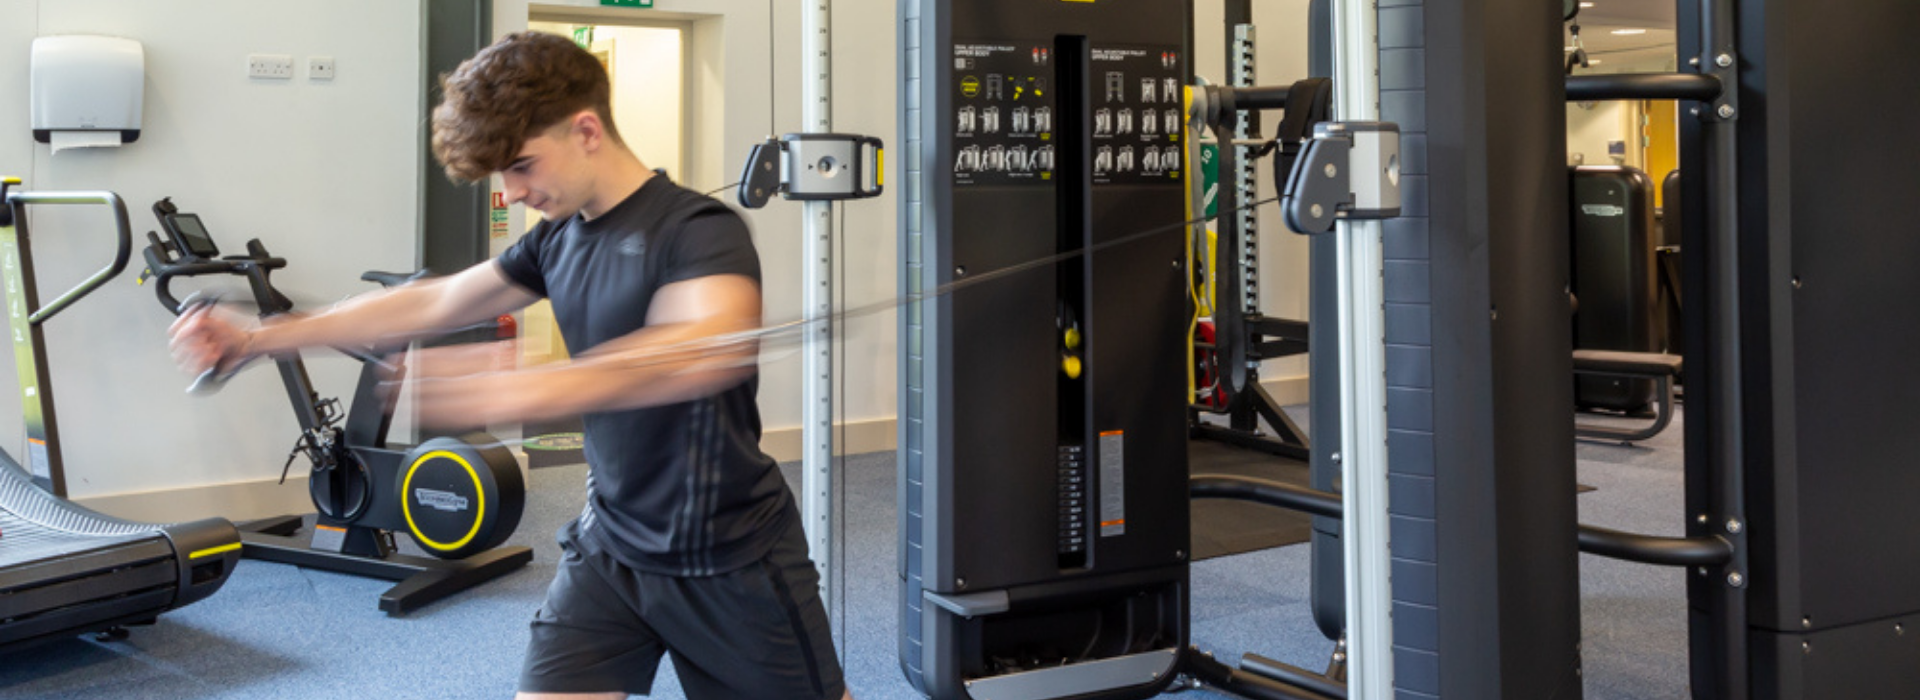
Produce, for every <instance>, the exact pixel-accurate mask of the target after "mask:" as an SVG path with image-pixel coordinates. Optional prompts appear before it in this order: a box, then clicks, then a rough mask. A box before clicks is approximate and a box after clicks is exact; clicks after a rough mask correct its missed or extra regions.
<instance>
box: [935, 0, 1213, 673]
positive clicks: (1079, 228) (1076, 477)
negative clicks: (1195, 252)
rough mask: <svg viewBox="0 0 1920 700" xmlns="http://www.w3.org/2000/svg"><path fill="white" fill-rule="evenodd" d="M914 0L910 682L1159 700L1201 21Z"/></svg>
mask: <svg viewBox="0 0 1920 700" xmlns="http://www.w3.org/2000/svg"><path fill="white" fill-rule="evenodd" d="M899 7H900V18H901V24H900V26H901V32H902V34H901V41H900V46H901V48H902V51H901V55H902V62H903V64H902V67H901V71H900V75H901V76H902V86H901V95H902V104H901V113H900V123H901V124H902V125H903V131H904V133H903V135H904V137H905V138H904V139H903V140H904V142H905V152H906V154H907V156H906V165H905V178H904V179H905V186H904V187H902V188H901V191H902V193H903V196H904V197H905V198H906V201H905V203H904V205H903V206H901V207H900V212H901V229H900V230H901V235H902V237H903V238H902V242H901V246H900V250H901V269H902V271H903V274H902V279H901V292H902V295H903V296H904V297H906V298H909V299H915V300H916V301H914V302H913V303H910V304H907V305H905V306H903V307H902V310H901V317H900V328H901V339H900V346H901V347H902V348H904V349H905V361H904V362H902V363H901V367H900V371H901V376H900V387H901V397H900V407H901V408H900V410H901V413H902V417H903V420H902V421H901V434H900V445H901V447H900V455H899V465H900V479H899V484H900V486H899V488H900V493H899V502H900V504H901V505H900V528H899V530H900V533H901V534H900V537H901V542H900V550H899V551H900V561H899V564H898V566H899V573H900V580H901V588H900V594H901V601H900V615H901V618H900V620H901V624H900V629H901V634H900V661H901V667H902V670H903V671H904V672H905V673H906V675H907V677H908V679H909V680H910V681H911V682H912V683H913V684H914V686H915V687H916V688H918V689H919V690H920V691H921V692H922V693H924V694H926V695H928V696H930V697H934V698H942V699H945V698H981V699H986V698H1009V697H1021V698H1043V697H1074V698H1086V699H1094V698H1144V697H1150V696H1152V695H1155V694H1157V693H1158V692H1160V691H1161V690H1162V689H1164V688H1165V687H1166V686H1167V684H1168V683H1169V682H1170V681H1171V680H1172V678H1173V676H1174V674H1175V668H1176V664H1177V662H1178V659H1179V657H1180V652H1181V650H1182V649H1183V648H1184V647H1185V646H1186V642H1187V636H1188V631H1187V601H1188V571H1187V561H1188V551H1187V550H1188V542H1189V530H1188V527H1189V525H1188V502H1187V488H1186V480H1187V463H1186V428H1185V402H1186V398H1185V390H1186V386H1185V378H1184V374H1183V372H1184V371H1185V361H1186V355H1185V348H1184V347H1183V346H1182V343H1183V340H1184V336H1185V333H1184V330H1185V328H1186V324H1187V318H1188V315H1189V310H1188V306H1187V303H1188V302H1187V298H1188V297H1187V291H1186V289H1185V280H1186V275H1187V272H1186V271H1187V264H1188V263H1187V260H1186V252H1185V246H1184V245H1183V236H1182V232H1183V231H1184V227H1183V226H1181V225H1179V222H1181V221H1182V220H1184V219H1185V218H1186V217H1185V205H1184V195H1183V190H1182V184H1181V183H1182V178H1181V175H1182V172H1181V171H1182V168H1183V167H1184V166H1185V163H1184V160H1185V156H1184V143H1183V141H1182V139H1183V136H1182V134H1181V129H1180V128H1179V125H1180V123H1181V122H1182V120H1183V115H1182V113H1181V88H1182V87H1183V86H1185V85H1186V84H1188V83H1189V82H1190V79H1189V78H1190V76H1191V74H1192V68H1191V65H1190V63H1189V56H1190V55H1191V44H1192V41H1191V30H1190V27H1189V22H1190V20H1189V18H1190V17H1191V14H1192V13H1191V10H1192V8H1191V6H1190V3H1188V2H1166V1H1165V0H1101V1H1100V2H1094V3H1083V2H1031V1H1028V0H968V1H964V2H962V1H955V0H903V1H902V2H901V3H900V6H899Z"/></svg>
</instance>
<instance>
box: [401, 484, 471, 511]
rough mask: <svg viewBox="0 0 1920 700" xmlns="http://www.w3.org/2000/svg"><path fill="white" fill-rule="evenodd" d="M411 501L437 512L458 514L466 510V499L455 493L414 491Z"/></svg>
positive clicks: (431, 490) (429, 490)
mask: <svg viewBox="0 0 1920 700" xmlns="http://www.w3.org/2000/svg"><path fill="white" fill-rule="evenodd" d="M413 500H415V501H419V502H420V505H423V506H426V507H428V508H432V509H434V510H438V511H444V512H448V513H458V512H460V511H463V510H466V509H467V497H466V496H462V495H460V494H457V493H449V492H446V491H435V490H433V489H414V490H413Z"/></svg>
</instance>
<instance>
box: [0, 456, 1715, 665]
mask: <svg viewBox="0 0 1920 700" xmlns="http://www.w3.org/2000/svg"><path fill="white" fill-rule="evenodd" d="M1680 434H1681V428H1680V423H1679V421H1678V420H1676V421H1675V424H1674V425H1673V426H1672V427H1670V428H1668V429H1667V431H1666V432H1665V433H1663V434H1662V435H1660V436H1659V437H1658V438H1656V439H1654V440H1652V441H1650V442H1648V443H1646V444H1645V445H1644V446H1639V447H1623V446H1618V445H1608V444H1597V443H1582V444H1581V445H1580V447H1579V450H1578V451H1579V456H1580V465H1579V480H1580V482H1581V483H1583V484H1590V485H1593V486H1596V487H1598V490H1596V491H1593V492H1590V493H1586V494H1583V495H1581V496H1580V504H1581V515H1582V518H1583V520H1584V521H1586V522H1589V523H1594V524H1599V525H1606V526H1609V527H1616V528H1627V529H1634V530H1640V531H1647V532H1654V533H1661V534H1679V533H1680V531H1681V529H1682V528H1681V515H1680V513H1681V511H1680V507H1681V473H1680V464H1681V461H1680ZM785 467H786V471H787V475H788V478H789V479H790V480H792V479H794V478H796V476H797V473H796V472H797V470H796V469H795V467H794V465H785ZM845 473H846V474H847V475H848V479H847V480H846V484H845V497H844V503H845V504H846V506H847V508H846V513H847V517H846V520H845V523H844V532H845V534H844V537H842V538H841V550H842V552H841V554H842V556H843V557H844V560H845V562H847V563H846V564H845V565H844V566H842V567H841V568H842V570H843V580H845V581H847V585H846V586H845V588H844V590H842V591H838V592H836V595H835V596H834V598H835V600H834V612H833V615H834V617H835V618H836V625H837V626H838V630H839V635H838V638H839V643H840V645H841V647H842V648H841V658H842V659H843V660H844V663H845V666H846V668H847V677H848V680H849V685H850V686H851V688H852V689H853V691H854V693H855V694H856V696H857V697H859V698H862V699H863V700H890V699H907V698H916V697H918V696H917V694H915V693H914V692H913V690H912V689H911V688H910V687H909V686H908V685H907V684H906V682H905V680H903V678H902V676H901V674H900V670H899V665H898V663H897V662H896V660H895V644H896V642H895V635H894V629H895V627H894V616H895V606H896V596H897V590H898V589H897V579H896V577H895V573H894V570H895V554H894V530H895V521H894V505H893V500H894V457H893V455H892V454H891V453H883V454H873V455H860V456H855V457H852V458H850V459H848V460H847V463H846V468H845ZM583 475H584V467H580V466H570V467H556V468H549V469H539V470H536V471H535V472H534V480H533V482H534V490H533V493H532V494H531V495H530V497H529V502H528V510H527V513H526V516H525V519H524V520H523V521H522V522H521V526H520V530H519V532H518V533H516V535H515V536H514V543H515V544H526V545H530V546H532V547H534V549H535V554H534V557H535V560H534V563H533V564H532V565H531V566H530V567H528V568H527V569H526V570H524V571H521V572H518V573H515V574H512V575H510V576H508V577H506V578H503V579H501V580H498V581H495V582H492V583H490V584H487V585H485V586H482V587H480V588H478V589H475V590H472V591H469V592H467V593H464V594H462V595H459V596H457V597H455V598H452V599H450V600H448V601H444V602H441V603H439V604H436V605H434V606H432V607H429V608H427V609H425V610H422V611H419V612H417V613H415V614H413V615H412V616H411V617H408V618H404V619H390V618H387V617H386V616H385V615H383V614H381V613H380V612H379V611H378V610H377V609H376V608H375V598H376V596H377V595H378V594H379V593H380V592H381V591H382V590H384V589H385V587H386V586H387V584H386V583H384V582H380V581H374V580H369V579H362V578H356V577H352V576H346V575H342V574H333V573H327V572H319V571H303V570H300V569H297V568H295V567H291V566H287V565H282V564H272V563H263V562H256V561H244V562H242V563H241V564H240V567H239V568H238V570H236V571H235V572H234V574H233V577H232V579H231V580H230V581H229V582H228V584H227V586H226V588H225V589H224V590H222V591H221V592H220V593H219V594H218V595H216V596H214V597H213V598H211V599H209V600H206V601H203V602H201V603H198V604H196V605H194V606H192V607H189V608H187V609H184V610H180V611H176V612H174V613H171V614H169V615H167V616H166V617H164V618H163V619H162V620H161V621H160V623H159V624H158V625H156V626H153V627H148V628H136V629H135V630H134V631H133V636H132V638H131V639H130V640H127V641H124V642H110V643H101V642H95V641H92V640H89V639H75V640H72V641H65V642H57V643H53V644H49V645H45V646H40V647H35V648H32V649H28V650H25V651H21V652H17V653H14V654H10V655H6V656H0V698H6V699H15V698H19V699H26V698H33V699H46V700H53V699H56V698H58V699H63V700H64V699H68V698H76V699H77V698H88V699H92V698H232V699H236V700H238V699H241V698H246V699H250V700H251V699H255V698H281V699H287V700H304V699H312V700H321V699H329V700H331V699H338V698H374V699H377V700H402V699H409V698H435V699H441V698H506V697H509V696H510V695H511V694H512V690H513V687H514V680H515V678H516V677H517V674H518V671H519V663H520V655H521V652H522V650H523V647H524V645H525V643H526V638H527V628H526V621H527V619H528V617H529V616H530V615H532V614H533V611H534V609H535V608H536V607H538V605H539V603H540V599H541V596H542V593H543V592H544V590H545V588H546V585H547V582H548V580H549V579H550V578H551V577H552V575H553V562H554V561H555V556H556V554H557V547H556V546H555V545H554V544H553V537H552V533H553V532H554V530H555V529H556V528H557V527H558V526H559V525H560V524H561V523H563V522H565V521H566V520H567V519H568V518H571V517H573V516H574V515H575V514H577V513H578V512H579V510H580V507H581V502H582V478H583ZM1306 555H1307V550H1306V547H1304V546H1292V547H1282V548H1278V549H1268V550H1262V551H1256V552H1250V553H1245V554H1236V555H1231V556H1223V557H1219V558H1215V559H1210V560H1207V561H1202V562H1198V563H1196V564H1195V565H1194V567H1193V601H1192V610H1193V640H1194V642H1195V643H1196V644H1198V645H1199V646H1201V647H1203V648H1205V649H1208V650H1210V651H1212V652H1214V654H1215V655H1216V656H1217V657H1220V658H1238V656H1239V654H1240V653H1241V652H1243V651H1253V652H1258V653H1261V654H1263V655H1266V656H1270V657H1273V658H1277V659H1279V660H1282V661H1286V662H1289V663H1293V664H1295V665H1299V666H1302V667H1305V668H1313V669H1317V668H1321V667H1322V666H1324V664H1325V660H1326V656H1327V654H1328V652H1329V651H1330V650H1331V648H1332V645H1331V643H1329V642H1327V641H1326V640H1325V639H1324V638H1322V637H1321V636H1320V634H1319V632H1317V631H1316V630H1315V628H1314V626H1313V623H1312V621H1311V618H1310V617H1309V612H1308V595H1307V556H1306ZM1581 566H1582V570H1581V573H1582V591H1583V594H1584V598H1585V602H1584V604H1583V606H1582V612H1583V616H1584V617H1583V624H1584V627H1585V678H1586V687H1587V692H1586V697H1587V698H1588V699H1589V700H1627V699H1646V700H1653V699H1667V698H1684V697H1686V684H1687V679H1686V676H1687V661H1686V636H1685V635H1686V619H1685V616H1686V607H1685V582H1684V580H1683V579H1682V574H1681V573H1680V572H1678V571H1669V570H1663V569H1654V568H1650V567H1643V566H1637V565H1631V564H1622V563H1615V562H1609V561H1606V560H1601V559H1597V558H1594V557H1590V556H1584V557H1582V560H1581ZM1516 595H1524V592H1516ZM654 691H655V692H654V696H655V697H662V698H679V697H682V694H681V692H680V688H679V684H678V683H677V682H676V681H675V680H674V678H673V674H672V671H671V668H670V664H669V665H666V666H663V670H662V673H661V674H660V678H659V680H658V681H657V682H656V684H655V686H654ZM1181 697H1189V698H1215V697H1222V696H1219V695H1217V694H1214V693H1211V692H1206V691H1197V692H1187V693H1182V694H1181Z"/></svg>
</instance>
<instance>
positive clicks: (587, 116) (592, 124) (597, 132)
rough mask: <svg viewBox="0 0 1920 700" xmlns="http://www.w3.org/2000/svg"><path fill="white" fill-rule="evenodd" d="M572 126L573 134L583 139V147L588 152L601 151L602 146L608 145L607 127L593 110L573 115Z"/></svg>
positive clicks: (584, 110) (585, 110)
mask: <svg viewBox="0 0 1920 700" xmlns="http://www.w3.org/2000/svg"><path fill="white" fill-rule="evenodd" d="M571 124H572V126H573V132H574V133H575V134H579V135H580V137H581V143H580V145H581V147H582V148H584V149H586V150H587V151H588V152H592V151H597V150H600V146H601V145H602V144H604V143H606V139H607V126H606V124H604V123H602V122H601V121H600V115H599V114H597V113H595V112H594V111H593V110H591V109H583V110H580V111H579V112H578V113H576V114H574V115H573V119H572V122H571Z"/></svg>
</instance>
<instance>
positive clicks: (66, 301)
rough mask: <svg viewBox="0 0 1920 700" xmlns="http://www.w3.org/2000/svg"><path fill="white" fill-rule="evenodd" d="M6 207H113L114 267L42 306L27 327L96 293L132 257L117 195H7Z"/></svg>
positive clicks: (124, 210)
mask: <svg viewBox="0 0 1920 700" xmlns="http://www.w3.org/2000/svg"><path fill="white" fill-rule="evenodd" d="M7 204H8V205H10V206H18V205H23V204H105V205H107V206H110V207H113V216H114V225H115V226H117V227H118V228H119V233H120V250H119V252H117V253H115V254H114V256H113V264H111V265H108V266H107V267H106V268H104V269H102V270H100V271H99V272H96V273H94V274H93V276H92V277H88V278H87V279H86V280H85V281H82V282H81V283H80V284H79V285H78V286H75V287H74V288H73V289H69V290H67V291H66V292H65V293H63V294H61V295H60V296H58V297H56V298H54V300H53V302H52V303H49V304H45V305H42V306H41V307H40V308H39V309H38V310H36V311H34V312H33V314H32V315H30V316H28V317H27V322H28V323H31V324H34V325H38V324H40V323H42V322H44V321H46V320H47V319H49V318H53V315H54V314H57V313H60V312H61V311H62V310H64V309H66V308H67V307H69V306H72V305H73V303H74V302H76V301H79V300H80V298H81V297H84V296H86V295H88V294H90V293H92V292H93V290H95V289H99V288H100V287H101V286H102V285H105V284H106V283H107V280H110V279H113V277H114V275H118V274H120V271H122V270H125V269H127V258H128V257H130V256H131V255H132V254H133V230H132V227H130V226H128V225H127V205H126V203H125V202H122V201H120V195H117V194H114V193H112V192H106V191H99V192H14V193H12V194H8V195H7ZM19 223H20V224H21V226H22V227H23V228H24V226H25V223H26V222H25V221H24V220H22V221H21V222H19Z"/></svg>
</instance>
